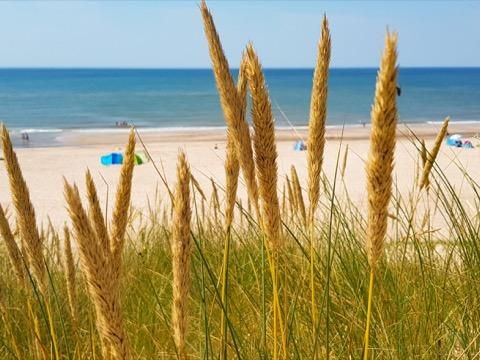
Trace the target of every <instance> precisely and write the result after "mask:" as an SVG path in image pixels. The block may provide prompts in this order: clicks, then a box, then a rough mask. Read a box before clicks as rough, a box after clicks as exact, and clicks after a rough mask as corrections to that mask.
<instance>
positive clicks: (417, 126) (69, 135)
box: [12, 121, 480, 148]
mask: <svg viewBox="0 0 480 360" xmlns="http://www.w3.org/2000/svg"><path fill="white" fill-rule="evenodd" d="M441 124H442V122H441V121H427V122H423V123H414V122H412V123H408V122H407V123H401V124H399V127H398V135H397V136H398V138H404V137H409V136H411V134H412V133H414V134H415V135H416V136H418V137H422V138H425V139H430V138H433V137H435V136H436V134H437V131H438V129H439V128H440V126H441ZM23 131H24V132H27V133H29V134H30V137H31V138H32V140H34V141H32V142H30V143H24V142H21V141H19V139H18V138H19V137H20V134H21V132H22V131H20V130H18V129H15V130H13V131H12V134H13V135H12V138H13V140H14V143H15V145H16V146H17V147H24V148H36V147H69V146H89V145H121V144H123V142H124V141H125V138H126V135H127V134H128V132H129V128H102V129H65V130H62V129H52V130H48V129H25V130H23ZM449 131H450V133H456V134H461V135H463V136H466V137H472V136H474V135H477V134H479V133H480V121H457V122H455V121H451V122H450V125H449ZM137 133H138V134H139V136H140V137H141V138H142V139H143V140H144V141H146V142H158V141H160V142H170V143H172V142H175V143H178V142H183V141H213V142H214V141H217V142H222V141H225V140H226V126H218V127H217V126H215V127H213V126H211V127H209V126H201V127H176V128H175V127H165V128H161V127H159V128H137ZM307 133H308V128H307V126H296V127H295V128H293V127H285V126H278V127H277V128H276V135H277V140H278V141H295V140H299V139H302V140H304V141H306V139H307V136H308V134H307ZM369 134H370V126H369V124H366V125H365V126H363V125H361V124H347V125H345V126H342V125H327V128H326V139H327V140H333V139H341V138H343V140H365V139H368V138H369ZM37 138H38V141H35V140H37Z"/></svg>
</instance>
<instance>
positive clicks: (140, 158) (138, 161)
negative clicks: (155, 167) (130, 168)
mask: <svg viewBox="0 0 480 360" xmlns="http://www.w3.org/2000/svg"><path fill="white" fill-rule="evenodd" d="M134 161H135V165H142V164H145V163H147V162H149V161H150V158H149V157H148V155H147V154H145V152H143V151H137V152H136V153H135V160H134Z"/></svg>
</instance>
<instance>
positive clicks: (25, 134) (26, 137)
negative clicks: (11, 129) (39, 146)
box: [22, 132, 30, 143]
mask: <svg viewBox="0 0 480 360" xmlns="http://www.w3.org/2000/svg"><path fill="white" fill-rule="evenodd" d="M22 140H23V142H27V143H28V142H29V141H30V136H29V135H28V133H26V132H22Z"/></svg>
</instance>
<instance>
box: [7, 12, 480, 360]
mask: <svg viewBox="0 0 480 360" xmlns="http://www.w3.org/2000/svg"><path fill="white" fill-rule="evenodd" d="M201 12H202V16H203V19H204V22H205V31H206V35H207V39H208V41H209V45H210V54H211V56H212V62H213V65H214V74H215V77H216V81H217V87H218V89H219V95H220V99H221V104H222V109H223V111H224V115H225V118H226V122H227V127H228V144H229V145H228V147H227V150H228V153H227V156H226V158H227V161H226V164H225V172H226V176H227V182H226V184H219V183H217V182H216V181H215V180H214V179H212V191H211V193H212V196H211V197H208V196H207V195H206V194H207V191H206V189H202V188H201V187H200V185H199V183H198V181H197V180H196V179H195V177H193V176H192V175H191V174H190V170H189V165H188V158H187V157H186V155H185V154H184V153H183V152H181V153H180V155H179V161H178V170H177V171H178V173H177V180H176V183H175V184H168V183H166V182H165V177H164V176H163V175H162V174H160V173H159V179H160V180H161V181H162V182H163V184H164V185H165V189H163V190H164V191H160V193H159V195H158V197H156V198H155V199H153V200H154V201H153V202H152V203H150V204H151V205H150V206H149V207H148V208H146V209H132V208H130V206H129V202H130V192H131V185H132V172H133V171H134V166H133V154H134V148H135V136H134V135H135V133H134V132H133V131H132V132H131V135H130V138H129V142H128V146H127V154H126V160H125V163H124V165H123V166H122V170H121V172H120V182H119V187H118V190H117V195H116V199H115V206H114V212H113V214H112V216H111V217H112V218H111V219H109V218H108V216H107V214H103V213H102V210H101V209H102V208H104V207H103V205H104V204H100V203H99V200H98V196H97V194H96V188H95V184H94V182H93V180H92V178H91V176H90V174H89V172H88V171H87V175H86V191H84V190H83V188H78V187H77V186H76V185H71V184H70V183H68V182H67V181H66V182H65V198H66V204H67V206H68V210H69V214H70V218H71V219H70V220H71V221H70V223H69V224H67V225H66V226H65V228H62V229H55V228H54V227H53V226H51V225H50V226H47V227H37V222H36V218H35V208H34V204H32V203H31V201H30V198H29V191H28V184H26V183H25V181H24V180H23V177H22V173H21V166H20V164H19V163H18V161H17V158H16V155H15V153H14V150H13V148H12V146H11V143H10V139H9V136H8V131H7V130H6V128H3V129H2V144H3V149H4V150H3V151H4V156H5V158H6V159H5V160H6V161H5V163H6V165H7V171H8V173H9V179H10V185H11V186H10V188H11V193H12V205H13V206H12V205H9V206H2V207H0V232H1V235H2V238H1V239H2V241H1V242H0V316H1V318H2V321H1V322H0V358H2V359H26V358H28V359H101V358H106V359H111V358H112V359H152V358H165V359H169V358H172V359H175V358H179V359H200V358H201V359H219V358H220V359H227V358H232V359H233V358H238V359H270V358H273V359H276V358H278V359H287V358H289V359H324V358H331V359H359V358H362V357H363V358H365V359H367V358H369V359H370V358H372V359H392V360H393V359H414V358H422V359H460V358H461V359H463V358H465V359H474V358H477V357H478V355H479V354H480V340H479V337H480V330H479V327H478V324H479V323H480V306H479V305H480V296H479V294H478V293H479V292H480V286H479V285H480V284H479V283H480V280H479V275H480V245H479V232H480V217H479V216H478V214H479V213H480V186H479V184H477V183H476V181H475V179H474V178H472V177H471V176H470V175H469V174H468V173H467V171H466V170H465V169H464V168H462V166H461V164H459V163H454V164H456V165H457V170H458V173H459V176H463V178H464V179H465V181H464V184H463V187H464V190H465V187H470V189H469V190H472V193H473V194H474V198H473V199H471V201H470V202H469V203H468V205H467V204H465V203H464V202H463V201H462V200H461V193H460V190H459V189H456V188H455V187H454V186H453V185H452V184H451V183H450V182H449V180H448V178H447V177H446V176H445V175H444V173H443V172H442V170H441V168H439V167H438V166H437V163H436V155H437V154H438V151H439V147H440V146H441V143H442V138H443V135H442V134H443V133H444V132H446V126H447V125H448V121H446V125H444V128H443V129H442V130H441V131H440V134H439V136H438V139H439V140H437V141H436V145H435V146H434V148H433V150H432V151H431V152H428V151H427V149H426V148H425V144H424V142H423V141H422V139H418V138H416V137H415V136H414V134H412V136H411V141H412V142H413V143H414V144H415V146H416V147H417V149H418V158H419V159H418V161H422V159H423V168H424V172H423V173H422V175H421V176H422V179H421V181H420V182H419V181H414V182H413V185H412V189H411V190H410V192H408V193H400V192H399V190H398V188H397V184H396V183H395V179H394V178H393V177H392V175H391V174H392V171H393V166H394V142H395V141H394V133H395V125H396V121H397V114H396V105H395V94H396V82H395V81H396V36H393V35H390V34H387V38H386V39H387V40H386V51H385V57H384V58H383V59H384V60H383V62H382V67H381V68H382V69H381V70H380V72H379V76H378V79H377V92H376V96H375V98H374V101H373V104H374V106H373V108H372V124H373V126H372V136H371V151H370V155H369V163H368V166H367V169H366V171H367V175H368V182H369V183H368V199H369V204H368V213H367V214H366V213H365V209H363V208H357V206H356V205H355V203H354V201H352V200H351V199H350V198H349V196H348V191H347V187H348V186H347V184H348V181H349V179H348V178H346V177H345V169H346V168H347V167H348V162H347V154H348V145H347V146H344V145H343V143H342V142H340V147H339V149H338V154H337V159H336V164H337V168H336V171H335V176H334V178H333V179H330V178H326V177H325V176H324V174H323V173H322V171H321V166H322V158H321V157H322V156H323V155H322V154H323V147H324V146H325V139H324V125H325V124H324V121H325V113H326V107H325V106H326V105H325V101H326V94H327V85H328V81H327V79H328V59H329V56H330V50H329V43H330V36H329V33H328V28H327V20H326V18H325V20H324V23H323V29H324V30H323V34H324V40H323V41H321V43H320V50H321V49H323V51H322V50H321V51H320V55H321V54H326V55H324V56H325V59H323V60H321V59H319V61H318V63H317V69H316V71H315V74H317V75H316V77H315V79H316V81H315V84H316V85H314V91H313V93H314V94H315V93H316V94H317V95H315V96H312V101H313V102H317V105H315V106H314V105H312V108H314V109H315V107H317V108H318V109H317V110H315V111H314V110H312V112H313V114H314V115H312V119H311V124H310V125H311V126H310V129H312V128H313V129H316V130H315V131H316V134H313V135H315V136H313V135H312V137H311V139H310V140H309V142H310V143H309V144H308V146H309V147H310V146H312V147H311V148H310V149H311V150H312V152H311V156H310V166H311V168H312V169H311V173H310V176H309V178H308V179H299V177H298V174H297V172H296V170H295V168H293V167H292V171H291V174H290V176H291V178H289V177H288V176H287V177H285V179H284V178H283V177H282V174H277V172H278V170H277V163H276V161H277V159H276V158H277V152H276V143H275V136H274V122H273V116H272V113H271V105H270V99H269V96H268V89H267V85H266V82H265V79H264V77H263V73H262V69H261V66H260V61H259V58H258V56H257V54H256V53H255V52H254V50H253V47H252V46H251V45H249V46H248V47H247V49H246V52H245V55H244V58H243V59H242V64H241V72H240V77H239V80H238V82H237V85H236V86H235V83H234V80H233V78H232V77H231V75H230V73H229V71H228V63H227V61H226V58H225V56H224V54H223V50H222V47H221V43H220V38H219V36H218V34H217V32H216V30H215V26H214V23H213V18H212V15H211V14H210V12H209V11H208V9H207V7H206V5H205V3H204V2H202V4H201ZM327 40H328V41H327ZM322 44H323V45H322ZM327 58H328V59H327ZM322 76H323V78H322ZM247 87H248V89H249V92H250V94H251V95H252V101H251V107H252V118H253V123H254V127H253V133H252V134H250V132H249V131H250V130H249V126H248V123H247V121H246V103H247V101H246V93H247ZM315 89H316V90H315ZM315 113H318V114H317V115H315ZM137 140H140V143H142V144H143V141H141V138H139V139H137ZM252 143H253V144H252ZM327 145H328V144H327ZM342 154H343V157H342ZM152 164H153V165H154V166H155V162H154V161H152ZM340 164H341V165H340ZM412 165H413V164H412ZM412 167H414V166H412ZM156 169H158V168H156ZM240 170H241V171H242V174H243V179H239V172H240ZM419 172H420V171H419ZM417 175H419V176H420V174H417ZM413 176H414V174H413V173H412V177H413ZM241 180H243V181H241ZM243 184H245V185H246V189H245V190H246V191H245V192H246V193H247V194H248V199H249V202H248V204H247V207H244V206H242V204H241V201H240V200H237V201H236V199H237V187H240V186H243ZM282 186H283V189H284V192H283V193H280V192H279V191H278V189H279V188H282ZM173 189H174V191H173ZM305 189H306V190H307V191H305ZM304 192H305V193H306V195H307V196H305V198H306V199H307V201H305V200H304V194H303V193H304ZM83 193H86V194H87V201H88V207H87V208H84V207H83V204H82V200H81V195H80V194H83ZM280 199H281V201H280ZM312 201H313V203H311V202H312ZM438 219H440V223H441V224H442V226H441V228H436V227H435V226H434V224H436V223H438ZM60 240H63V241H60ZM60 244H63V245H60ZM373 274H374V275H375V277H374V278H375V286H374V287H373ZM372 289H374V291H372ZM365 334H366V335H365Z"/></svg>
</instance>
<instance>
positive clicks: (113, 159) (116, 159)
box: [100, 152, 123, 166]
mask: <svg viewBox="0 0 480 360" xmlns="http://www.w3.org/2000/svg"><path fill="white" fill-rule="evenodd" d="M100 162H101V163H102V165H106V166H109V165H121V164H122V163H123V155H122V154H121V153H115V152H112V153H110V154H107V155H103V156H102V157H101V158H100Z"/></svg>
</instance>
